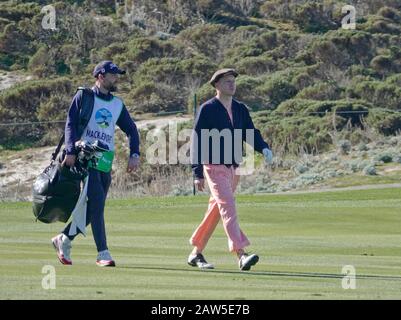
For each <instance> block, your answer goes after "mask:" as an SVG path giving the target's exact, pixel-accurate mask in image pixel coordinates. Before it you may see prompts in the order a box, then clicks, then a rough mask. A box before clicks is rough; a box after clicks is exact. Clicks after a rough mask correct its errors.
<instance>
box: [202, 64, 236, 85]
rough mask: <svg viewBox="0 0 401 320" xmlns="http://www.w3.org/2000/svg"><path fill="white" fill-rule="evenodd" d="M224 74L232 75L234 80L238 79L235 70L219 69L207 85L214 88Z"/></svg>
mask: <svg viewBox="0 0 401 320" xmlns="http://www.w3.org/2000/svg"><path fill="white" fill-rule="evenodd" d="M226 74H232V75H233V76H234V77H235V78H236V77H238V72H237V71H235V69H229V68H226V69H220V70H217V71H216V72H215V73H214V74H213V76H212V78H211V79H210V80H209V83H210V84H211V85H212V86H213V87H214V84H215V83H216V82H217V81H219V79H220V78H222V77H224V76H225V75H226Z"/></svg>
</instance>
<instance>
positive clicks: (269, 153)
mask: <svg viewBox="0 0 401 320" xmlns="http://www.w3.org/2000/svg"><path fill="white" fill-rule="evenodd" d="M262 152H263V156H264V157H265V162H266V163H267V164H272V163H273V153H272V151H271V150H270V149H268V148H265V149H263V151H262Z"/></svg>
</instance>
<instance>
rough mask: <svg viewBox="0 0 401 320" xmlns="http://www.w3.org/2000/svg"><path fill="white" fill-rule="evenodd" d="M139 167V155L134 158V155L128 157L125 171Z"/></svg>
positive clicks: (131, 170) (129, 171)
mask: <svg viewBox="0 0 401 320" xmlns="http://www.w3.org/2000/svg"><path fill="white" fill-rule="evenodd" d="M138 167H139V157H138V158H135V157H132V156H131V157H130V158H129V159H128V166H127V172H128V173H131V172H133V171H136V170H137V169H138Z"/></svg>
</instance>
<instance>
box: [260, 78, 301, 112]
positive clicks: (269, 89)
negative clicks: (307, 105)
mask: <svg viewBox="0 0 401 320" xmlns="http://www.w3.org/2000/svg"><path fill="white" fill-rule="evenodd" d="M257 92H258V94H260V95H266V96H267V97H268V99H269V104H268V106H269V108H271V109H275V108H276V107H277V106H278V105H279V104H280V103H281V102H283V101H285V100H287V99H290V98H292V97H293V96H295V95H296V93H297V89H296V88H295V87H294V86H293V85H292V84H291V82H289V81H288V80H287V79H286V78H285V77H284V76H277V75H276V76H273V77H272V78H270V79H268V80H267V82H265V83H264V84H263V85H261V86H259V87H258V88H257Z"/></svg>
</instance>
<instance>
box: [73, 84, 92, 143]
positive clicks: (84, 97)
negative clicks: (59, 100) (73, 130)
mask: <svg viewBox="0 0 401 320" xmlns="http://www.w3.org/2000/svg"><path fill="white" fill-rule="evenodd" d="M77 91H80V94H81V104H80V106H79V109H80V110H79V122H78V127H77V136H78V137H79V138H80V137H81V136H82V133H83V132H84V130H85V128H86V126H87V125H88V123H89V120H90V118H91V116H92V112H93V107H94V104H95V94H94V92H93V91H92V89H90V88H85V87H79V88H78V90H77Z"/></svg>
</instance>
